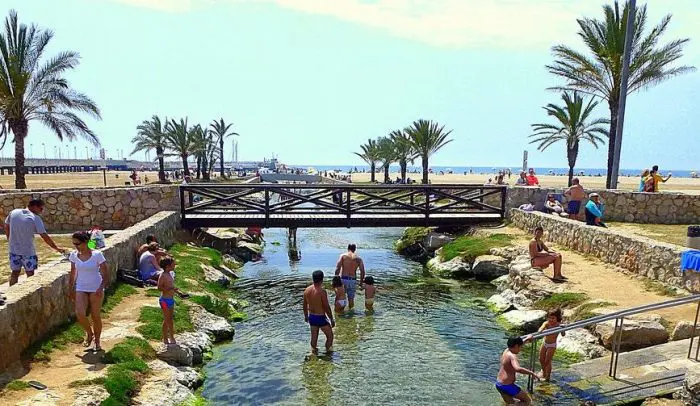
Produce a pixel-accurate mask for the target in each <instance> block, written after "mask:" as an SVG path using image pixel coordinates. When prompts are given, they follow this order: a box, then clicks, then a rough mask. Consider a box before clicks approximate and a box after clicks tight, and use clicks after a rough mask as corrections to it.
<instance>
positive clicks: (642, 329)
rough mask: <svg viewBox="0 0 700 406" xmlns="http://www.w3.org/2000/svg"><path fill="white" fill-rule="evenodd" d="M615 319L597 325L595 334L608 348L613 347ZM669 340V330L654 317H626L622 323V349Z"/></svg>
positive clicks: (627, 349) (634, 348) (642, 346)
mask: <svg viewBox="0 0 700 406" xmlns="http://www.w3.org/2000/svg"><path fill="white" fill-rule="evenodd" d="M614 329H615V320H608V321H605V322H602V323H599V324H597V325H596V326H595V335H597V336H598V337H599V338H600V342H601V343H602V344H603V346H604V347H605V348H607V349H608V350H609V349H611V348H612V343H613V336H615V337H617V336H616V334H617V333H615V331H614ZM667 341H668V331H666V329H665V328H664V326H663V325H662V324H661V323H659V322H658V321H656V320H653V319H625V321H624V323H623V325H622V341H621V343H620V350H621V351H632V350H638V349H640V348H646V347H650V346H652V345H658V344H663V343H665V342H667Z"/></svg>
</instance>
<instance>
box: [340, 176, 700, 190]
mask: <svg viewBox="0 0 700 406" xmlns="http://www.w3.org/2000/svg"><path fill="white" fill-rule="evenodd" d="M398 176H399V174H398V173H395V172H392V173H391V175H390V177H391V179H393V180H395V179H396V178H397V177H398ZM408 177H410V178H411V179H413V180H416V181H418V182H420V180H421V178H422V175H421V174H420V173H411V174H409V175H408ZM375 178H376V180H379V181H381V180H383V179H384V174H383V173H378V174H377V175H376V177H375ZM489 178H491V179H494V180H495V179H496V176H495V175H494V174H492V173H491V174H483V175H482V174H467V175H463V174H449V175H447V174H446V175H437V174H432V175H430V181H431V182H432V183H434V184H440V183H470V184H478V185H483V184H484V183H486V182H487V181H488V180H489ZM537 178H538V179H539V181H540V185H542V186H544V187H553V188H564V187H566V185H567V182H568V177H567V176H551V175H537ZM579 179H580V180H581V184H582V185H583V187H584V188H586V189H604V188H605V177H604V176H582V177H580V178H579ZM369 180H370V174H369V173H356V174H353V175H352V181H353V182H369ZM516 180H517V177H516V175H515V174H514V175H513V176H512V177H511V178H510V179H508V177H507V176H506V178H505V181H506V182H507V183H509V184H511V185H513V184H515V181H516ZM618 188H619V189H622V190H634V191H637V190H639V178H638V177H621V178H620V179H619V180H618ZM660 188H661V191H662V192H671V191H673V192H682V193H688V194H696V195H697V194H700V179H692V178H673V177H671V179H669V181H668V182H666V183H662V184H661V186H660Z"/></svg>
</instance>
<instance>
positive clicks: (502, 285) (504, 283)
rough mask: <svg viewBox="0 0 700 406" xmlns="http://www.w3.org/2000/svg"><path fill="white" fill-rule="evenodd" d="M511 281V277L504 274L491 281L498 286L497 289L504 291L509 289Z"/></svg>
mask: <svg viewBox="0 0 700 406" xmlns="http://www.w3.org/2000/svg"><path fill="white" fill-rule="evenodd" d="M509 283H510V277H509V276H508V275H503V276H501V277H498V278H496V279H494V280H492V281H491V284H492V285H493V286H495V287H496V290H497V291H499V292H503V291H504V290H506V289H508V284H509Z"/></svg>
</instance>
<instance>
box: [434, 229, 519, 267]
mask: <svg viewBox="0 0 700 406" xmlns="http://www.w3.org/2000/svg"><path fill="white" fill-rule="evenodd" d="M512 239H513V237H512V236H510V235H508V234H491V235H489V236H486V237H483V236H475V235H465V236H461V237H458V238H457V239H455V240H454V241H452V242H450V243H449V244H447V245H445V246H444V247H442V250H441V251H440V259H442V260H443V261H449V260H451V259H454V258H456V257H458V256H459V257H462V258H464V259H465V260H468V261H472V260H474V258H476V257H478V256H479V255H486V254H488V253H489V250H490V249H491V248H498V247H505V246H507V245H508V244H510V241H511V240H512Z"/></svg>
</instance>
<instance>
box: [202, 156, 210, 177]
mask: <svg viewBox="0 0 700 406" xmlns="http://www.w3.org/2000/svg"><path fill="white" fill-rule="evenodd" d="M202 179H204V180H209V162H207V155H206V154H204V155H202Z"/></svg>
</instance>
